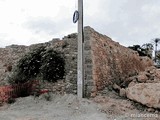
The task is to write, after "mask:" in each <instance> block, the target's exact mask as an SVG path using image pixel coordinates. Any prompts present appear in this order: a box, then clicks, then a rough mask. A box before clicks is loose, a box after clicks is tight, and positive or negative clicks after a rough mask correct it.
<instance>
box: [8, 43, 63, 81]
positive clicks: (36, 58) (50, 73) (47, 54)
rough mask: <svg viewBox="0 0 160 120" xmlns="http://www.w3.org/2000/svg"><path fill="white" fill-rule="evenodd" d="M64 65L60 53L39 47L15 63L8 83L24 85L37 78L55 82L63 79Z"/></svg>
mask: <svg viewBox="0 0 160 120" xmlns="http://www.w3.org/2000/svg"><path fill="white" fill-rule="evenodd" d="M64 64H65V62H64V59H63V57H62V54H61V53H58V52H56V51H54V50H53V49H51V48H50V49H46V47H44V46H40V47H37V48H35V49H33V50H31V51H30V52H29V53H27V54H26V55H25V56H23V57H22V58H21V59H20V60H19V61H18V62H17V65H16V67H15V69H14V70H13V73H12V75H11V77H10V78H9V82H10V83H25V82H27V81H29V80H32V79H36V78H37V77H38V78H41V79H42V80H47V81H50V82H55V81H57V80H58V79H62V78H63V76H64V73H65V70H64Z"/></svg>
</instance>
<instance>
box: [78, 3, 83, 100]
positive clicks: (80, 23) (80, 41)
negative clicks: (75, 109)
mask: <svg viewBox="0 0 160 120" xmlns="http://www.w3.org/2000/svg"><path fill="white" fill-rule="evenodd" d="M78 13H79V19H78V66H77V74H78V75H77V95H78V97H79V98H83V97H84V62H83V61H84V56H83V42H84V40H83V0H78Z"/></svg>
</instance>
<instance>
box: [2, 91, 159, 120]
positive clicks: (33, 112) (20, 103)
mask: <svg viewBox="0 0 160 120" xmlns="http://www.w3.org/2000/svg"><path fill="white" fill-rule="evenodd" d="M105 93H106V92H105ZM50 96H51V99H50V101H47V100H46V98H47V97H48V96H47V95H46V94H43V95H41V96H40V97H34V96H29V97H24V98H18V99H16V102H14V103H12V104H5V105H4V106H2V107H0V120H160V114H159V112H158V111H154V112H147V111H145V110H144V109H142V107H140V108H141V109H142V110H141V109H140V108H137V107H135V105H134V104H133V102H131V101H129V100H126V99H122V98H119V97H118V96H116V95H115V94H113V93H110V94H109V93H108V95H107V96H105V95H102V94H101V95H99V96H97V97H96V98H92V99H80V98H77V96H75V95H71V94H64V95H57V94H51V95H50ZM145 114H147V115H150V117H146V116H142V117H139V116H138V115H145ZM152 114H153V115H155V116H153V115H152ZM133 115H135V116H133ZM151 115H152V116H151Z"/></svg>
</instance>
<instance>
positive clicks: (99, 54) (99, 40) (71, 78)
mask: <svg viewBox="0 0 160 120" xmlns="http://www.w3.org/2000/svg"><path fill="white" fill-rule="evenodd" d="M41 45H45V46H46V47H47V48H50V47H51V48H53V49H55V50H57V51H60V52H61V53H63V54H64V58H65V63H66V64H65V71H66V74H65V82H66V92H69V93H75V94H76V90H77V34H70V35H68V36H65V37H64V38H63V39H62V40H60V39H53V40H51V41H49V42H46V43H41V44H34V45H31V46H18V45H12V46H8V47H6V48H0V80H1V82H0V84H1V85H4V83H5V84H6V76H7V74H9V73H10V72H12V71H10V68H11V67H10V66H12V67H14V65H15V64H16V62H17V61H18V60H19V59H20V58H21V56H23V55H24V54H25V53H26V52H28V51H30V50H32V49H33V48H35V47H38V46H41ZM84 62H85V64H84V68H85V69H84V73H85V75H84V88H85V95H86V96H90V95H92V96H95V95H96V93H97V92H98V91H99V90H102V89H104V88H105V87H106V86H108V85H113V84H114V83H116V84H117V85H119V86H120V85H121V84H122V83H123V84H124V85H125V86H126V85H128V84H129V83H128V81H127V79H126V78H128V77H132V76H134V75H137V73H138V72H140V71H144V70H145V68H146V67H148V66H151V65H153V63H152V61H151V60H150V59H149V58H147V57H140V56H139V55H138V53H137V52H135V51H133V50H131V49H128V48H126V47H124V46H122V45H120V44H119V43H117V42H114V41H113V40H112V39H111V38H109V37H107V36H105V35H102V34H99V33H98V32H96V31H95V30H94V29H92V28H90V27H85V28H84ZM152 73H154V70H153V71H152ZM150 74H151V73H150ZM154 77H155V78H157V79H158V78H160V74H159V73H158V74H157V75H156V76H154ZM2 81H3V82H4V83H3V82H2ZM125 81H126V82H125Z"/></svg>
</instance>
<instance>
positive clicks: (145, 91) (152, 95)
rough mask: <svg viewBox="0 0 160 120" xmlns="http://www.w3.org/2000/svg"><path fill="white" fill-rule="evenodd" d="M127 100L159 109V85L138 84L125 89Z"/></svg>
mask: <svg viewBox="0 0 160 120" xmlns="http://www.w3.org/2000/svg"><path fill="white" fill-rule="evenodd" d="M126 95H127V98H129V99H131V100H133V101H136V102H139V103H141V104H143V105H146V106H148V107H153V108H158V109H159V108H160V83H139V84H135V85H134V86H130V87H128V88H127V89H126Z"/></svg>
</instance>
